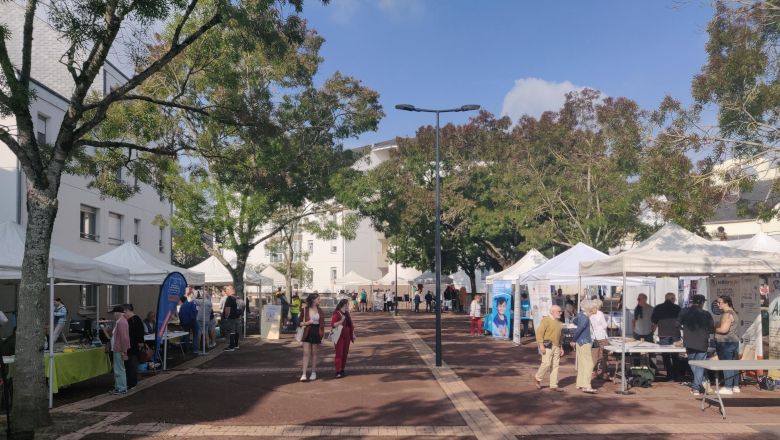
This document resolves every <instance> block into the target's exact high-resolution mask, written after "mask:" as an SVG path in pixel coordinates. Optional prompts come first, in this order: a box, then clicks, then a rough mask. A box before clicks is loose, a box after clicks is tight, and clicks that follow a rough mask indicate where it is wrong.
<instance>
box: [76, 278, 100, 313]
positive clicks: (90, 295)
mask: <svg viewBox="0 0 780 440" xmlns="http://www.w3.org/2000/svg"><path fill="white" fill-rule="evenodd" d="M96 306H97V286H93V285H91V284H88V285H83V286H81V294H80V295H79V310H80V311H91V310H96Z"/></svg>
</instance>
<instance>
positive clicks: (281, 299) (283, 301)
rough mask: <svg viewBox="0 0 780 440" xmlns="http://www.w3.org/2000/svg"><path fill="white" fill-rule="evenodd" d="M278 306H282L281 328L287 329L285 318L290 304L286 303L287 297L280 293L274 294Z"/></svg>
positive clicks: (288, 312)
mask: <svg viewBox="0 0 780 440" xmlns="http://www.w3.org/2000/svg"><path fill="white" fill-rule="evenodd" d="M276 298H277V299H278V300H279V304H281V305H282V328H287V316H288V315H289V314H290V303H289V302H287V295H285V294H284V293H282V292H279V293H277V294H276Z"/></svg>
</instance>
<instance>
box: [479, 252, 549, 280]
mask: <svg viewBox="0 0 780 440" xmlns="http://www.w3.org/2000/svg"><path fill="white" fill-rule="evenodd" d="M547 261H548V260H547V257H545V256H544V255H542V254H541V253H540V252H539V251H537V250H536V249H531V250H530V251H528V253H526V254H525V256H523V258H521V259H520V261H518V262H517V263H515V264H513V265H511V266H510V267H509V268H508V269H504V270H502V271H501V272H498V273H494V274H493V275H488V276H487V277H485V279H486V280H487V281H488V282H490V281H494V280H512V281H515V280H517V278H518V277H519V276H520V275H522V274H524V273H526V272H528V271H529V270H531V269H533V268H535V267H537V266H539V265H541V264H544V263H545V262H547Z"/></svg>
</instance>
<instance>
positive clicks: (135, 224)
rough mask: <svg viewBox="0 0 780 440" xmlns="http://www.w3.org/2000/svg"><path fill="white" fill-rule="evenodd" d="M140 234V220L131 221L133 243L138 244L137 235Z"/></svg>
mask: <svg viewBox="0 0 780 440" xmlns="http://www.w3.org/2000/svg"><path fill="white" fill-rule="evenodd" d="M140 232H141V220H139V219H135V220H133V243H135V244H139V243H140V242H139V241H138V237H139V234H140Z"/></svg>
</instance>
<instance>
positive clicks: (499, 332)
mask: <svg viewBox="0 0 780 440" xmlns="http://www.w3.org/2000/svg"><path fill="white" fill-rule="evenodd" d="M511 310H512V281H493V322H492V324H493V325H492V332H493V337H494V338H501V339H509V331H510V328H511V326H512V316H511V314H510V311H511Z"/></svg>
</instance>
